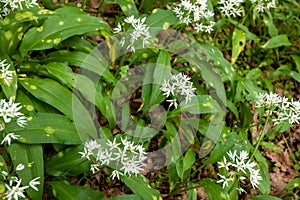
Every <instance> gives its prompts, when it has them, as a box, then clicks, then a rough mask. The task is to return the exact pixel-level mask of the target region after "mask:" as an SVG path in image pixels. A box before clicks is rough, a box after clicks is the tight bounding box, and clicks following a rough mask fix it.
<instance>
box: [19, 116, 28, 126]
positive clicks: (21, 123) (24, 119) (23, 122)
mask: <svg viewBox="0 0 300 200" xmlns="http://www.w3.org/2000/svg"><path fill="white" fill-rule="evenodd" d="M17 124H18V125H19V126H20V127H22V128H24V127H25V126H26V124H27V117H25V116H21V117H18V119H17Z"/></svg>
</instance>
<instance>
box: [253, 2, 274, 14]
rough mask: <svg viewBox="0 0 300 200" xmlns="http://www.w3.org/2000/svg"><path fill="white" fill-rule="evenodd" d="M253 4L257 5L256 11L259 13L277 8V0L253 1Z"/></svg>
mask: <svg viewBox="0 0 300 200" xmlns="http://www.w3.org/2000/svg"><path fill="white" fill-rule="evenodd" d="M251 3H257V5H256V10H257V11H258V12H264V11H265V10H269V9H270V8H276V0H251Z"/></svg>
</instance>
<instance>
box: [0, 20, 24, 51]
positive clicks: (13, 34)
mask: <svg viewBox="0 0 300 200" xmlns="http://www.w3.org/2000/svg"><path fill="white" fill-rule="evenodd" d="M28 27H29V25H25V24H24V25H19V26H17V27H13V28H11V29H9V30H7V31H5V32H3V33H1V34H0V44H1V46H0V48H1V50H0V52H1V51H2V53H4V54H8V55H14V54H15V53H16V50H17V48H18V45H19V43H20V42H21V40H22V38H23V35H24V33H25V31H26V30H27V29H28Z"/></svg>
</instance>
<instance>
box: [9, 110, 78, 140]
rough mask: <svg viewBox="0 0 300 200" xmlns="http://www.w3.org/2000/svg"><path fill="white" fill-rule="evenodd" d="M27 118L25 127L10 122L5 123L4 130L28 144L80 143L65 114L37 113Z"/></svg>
mask: <svg viewBox="0 0 300 200" xmlns="http://www.w3.org/2000/svg"><path fill="white" fill-rule="evenodd" d="M29 119H30V120H28V122H27V125H26V128H25V129H24V128H21V127H20V126H18V125H17V124H13V123H10V124H7V125H6V130H7V131H9V132H12V133H15V134H17V135H20V136H21V139H20V140H21V141H22V142H24V143H28V144H38V143H52V144H53V143H59V144H81V140H80V138H79V136H78V134H77V132H76V128H75V125H74V123H73V122H72V121H71V120H70V119H69V118H68V117H66V116H63V115H58V114H52V113H37V114H35V115H33V116H30V117H29Z"/></svg>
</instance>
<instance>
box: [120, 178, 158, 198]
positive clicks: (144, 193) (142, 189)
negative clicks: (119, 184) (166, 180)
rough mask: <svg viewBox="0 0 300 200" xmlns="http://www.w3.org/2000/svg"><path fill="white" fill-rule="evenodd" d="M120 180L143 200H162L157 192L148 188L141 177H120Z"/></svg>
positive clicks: (147, 183)
mask: <svg viewBox="0 0 300 200" xmlns="http://www.w3.org/2000/svg"><path fill="white" fill-rule="evenodd" d="M121 180H122V181H123V182H124V183H125V184H126V186H127V187H129V188H130V189H131V190H132V191H133V193H134V194H137V195H139V196H141V197H142V199H143V200H162V198H161V197H160V193H159V191H158V190H155V189H153V188H151V187H150V185H149V181H148V180H147V179H146V178H145V177H143V176H141V175H137V176H131V177H126V176H122V177H121Z"/></svg>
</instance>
